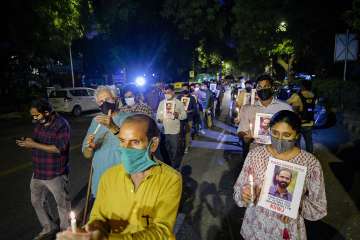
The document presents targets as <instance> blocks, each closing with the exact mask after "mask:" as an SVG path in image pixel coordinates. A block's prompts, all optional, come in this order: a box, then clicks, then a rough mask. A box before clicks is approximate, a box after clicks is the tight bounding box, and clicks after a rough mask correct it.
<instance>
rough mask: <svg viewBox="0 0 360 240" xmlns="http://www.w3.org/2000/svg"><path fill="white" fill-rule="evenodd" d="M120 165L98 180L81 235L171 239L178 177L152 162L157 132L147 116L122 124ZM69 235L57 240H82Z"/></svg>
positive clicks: (68, 233)
mask: <svg viewBox="0 0 360 240" xmlns="http://www.w3.org/2000/svg"><path fill="white" fill-rule="evenodd" d="M118 138H119V140H120V146H119V149H118V151H120V152H121V156H122V164H121V165H116V166H114V167H112V168H110V169H109V170H107V171H106V172H105V173H104V174H103V176H102V177H101V179H100V184H99V189H98V193H97V197H96V200H95V203H94V207H93V209H92V211H91V215H90V220H89V222H88V224H87V225H86V230H87V231H88V232H92V233H93V234H92V237H91V239H101V240H102V239H109V240H112V239H133V240H134V239H139V240H140V239H154V240H155V239H175V237H174V235H173V227H174V225H175V220H176V215H177V211H178V207H179V202H180V197H181V191H182V179H181V175H180V174H179V173H178V172H177V171H175V170H174V169H173V168H171V167H169V166H168V165H166V164H164V163H162V162H160V161H158V160H156V159H155V158H154V153H155V151H156V149H157V148H158V145H159V130H158V128H157V126H156V123H155V121H154V120H153V119H152V118H150V117H149V116H147V115H144V114H136V115H132V116H130V117H128V118H127V119H126V120H124V122H123V124H122V126H121V127H120V132H119V134H118ZM77 235H80V234H72V233H70V232H69V231H68V232H63V233H62V234H59V235H58V239H62V240H63V239H82V238H80V237H78V238H77V237H76V236H77Z"/></svg>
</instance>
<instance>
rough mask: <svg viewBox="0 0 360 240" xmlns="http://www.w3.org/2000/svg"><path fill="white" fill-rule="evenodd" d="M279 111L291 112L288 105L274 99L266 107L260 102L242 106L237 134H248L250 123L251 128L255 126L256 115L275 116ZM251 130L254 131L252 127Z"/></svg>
mask: <svg viewBox="0 0 360 240" xmlns="http://www.w3.org/2000/svg"><path fill="white" fill-rule="evenodd" d="M281 110H289V111H293V110H292V107H291V106H290V105H289V104H287V103H286V102H283V101H280V100H278V99H276V98H274V97H273V100H272V101H271V103H270V104H269V105H268V106H266V107H265V106H264V105H262V104H261V102H260V101H256V102H255V104H254V105H244V106H243V107H242V108H241V109H240V113H239V115H240V123H239V127H238V129H237V132H238V133H239V132H249V131H250V123H252V126H255V117H256V113H268V114H275V113H277V112H280V111H281ZM252 130H254V127H253V129H252Z"/></svg>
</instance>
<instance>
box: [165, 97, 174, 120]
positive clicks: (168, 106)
mask: <svg viewBox="0 0 360 240" xmlns="http://www.w3.org/2000/svg"><path fill="white" fill-rule="evenodd" d="M164 106H165V111H164V115H165V116H164V118H166V119H174V112H175V102H174V101H166V102H165V105H164Z"/></svg>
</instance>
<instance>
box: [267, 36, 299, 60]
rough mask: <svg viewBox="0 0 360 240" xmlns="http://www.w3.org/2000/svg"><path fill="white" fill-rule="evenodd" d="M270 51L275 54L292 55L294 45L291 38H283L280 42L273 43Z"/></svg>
mask: <svg viewBox="0 0 360 240" xmlns="http://www.w3.org/2000/svg"><path fill="white" fill-rule="evenodd" d="M271 52H272V53H273V54H275V55H279V56H282V55H288V56H289V55H292V54H294V53H295V46H294V43H293V41H292V40H290V39H284V40H283V41H282V42H281V43H278V44H275V46H274V49H272V50H271Z"/></svg>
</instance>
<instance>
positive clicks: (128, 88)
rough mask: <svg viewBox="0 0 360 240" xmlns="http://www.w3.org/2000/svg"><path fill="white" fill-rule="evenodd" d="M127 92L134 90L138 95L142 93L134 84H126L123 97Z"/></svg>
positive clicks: (135, 94)
mask: <svg viewBox="0 0 360 240" xmlns="http://www.w3.org/2000/svg"><path fill="white" fill-rule="evenodd" d="M127 92H132V93H133V94H134V96H136V97H137V96H138V95H139V94H140V92H139V90H138V89H137V88H136V87H135V86H132V85H129V86H126V87H125V88H124V90H123V97H125V93H127Z"/></svg>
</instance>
